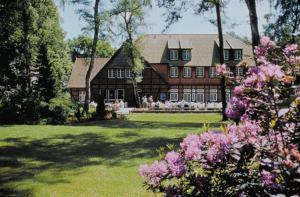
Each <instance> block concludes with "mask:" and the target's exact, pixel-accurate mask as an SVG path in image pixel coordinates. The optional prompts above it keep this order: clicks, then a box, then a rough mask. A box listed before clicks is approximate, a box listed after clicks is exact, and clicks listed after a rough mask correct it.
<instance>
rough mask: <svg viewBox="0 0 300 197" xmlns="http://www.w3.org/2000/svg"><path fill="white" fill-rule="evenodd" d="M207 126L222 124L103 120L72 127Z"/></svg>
mask: <svg viewBox="0 0 300 197" xmlns="http://www.w3.org/2000/svg"><path fill="white" fill-rule="evenodd" d="M205 124H206V125H209V126H210V128H219V127H220V126H221V125H223V124H225V123H224V122H214V123H201V122H199V123H195V122H179V123H177V122H155V121H132V120H104V121H95V122H92V123H75V124H72V126H87V125H90V126H91V125H93V126H101V127H107V128H123V129H133V128H140V129H156V128H177V129H178V128H203V126H204V125H205Z"/></svg>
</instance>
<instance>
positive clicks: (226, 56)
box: [224, 49, 229, 61]
mask: <svg viewBox="0 0 300 197" xmlns="http://www.w3.org/2000/svg"><path fill="white" fill-rule="evenodd" d="M224 60H225V61H228V60H229V50H226V49H225V50H224Z"/></svg>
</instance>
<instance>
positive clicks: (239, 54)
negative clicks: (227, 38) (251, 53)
mask: <svg viewBox="0 0 300 197" xmlns="http://www.w3.org/2000/svg"><path fill="white" fill-rule="evenodd" d="M242 57H243V53H242V50H240V49H239V50H234V60H241V59H242Z"/></svg>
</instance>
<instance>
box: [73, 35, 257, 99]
mask: <svg viewBox="0 0 300 197" xmlns="http://www.w3.org/2000/svg"><path fill="white" fill-rule="evenodd" d="M138 42H139V43H138V44H139V45H140V46H141V52H142V56H143V58H144V71H143V73H142V78H143V80H142V82H141V83H139V84H138V92H139V94H140V96H150V95H151V96H153V99H154V100H161V101H164V100H170V101H180V100H185V101H187V102H191V101H192V102H220V101H221V92H220V80H219V78H217V77H216V68H215V65H216V64H217V63H219V46H218V43H219V41H218V35H217V34H150V35H145V36H144V37H143V38H142V39H140V40H139V41H138ZM224 56H225V57H224V59H225V63H226V64H227V66H228V67H229V68H230V69H231V71H232V72H233V73H234V74H236V75H243V74H244V70H243V68H242V67H239V65H240V64H241V63H242V62H243V61H246V62H247V63H248V64H249V65H250V66H251V65H254V61H253V58H252V57H253V56H252V50H251V46H249V45H247V44H245V43H243V42H242V41H241V40H239V39H237V38H233V37H231V36H229V35H226V34H225V35H224ZM130 62H131V61H130V59H129V57H128V55H127V53H126V52H125V49H124V47H121V48H120V49H119V50H117V51H116V53H115V54H114V55H113V57H111V58H110V59H107V58H97V59H96V61H95V66H94V69H93V71H92V77H91V81H90V83H91V98H92V100H97V98H98V96H99V94H101V95H103V96H104V97H105V99H106V101H107V102H113V101H114V100H115V99H122V100H125V101H126V102H128V105H134V104H135V99H134V98H135V97H134V91H133V85H132V80H131V78H132V66H131V64H130ZM88 65H89V59H84V58H77V59H76V61H75V64H74V67H73V70H72V74H71V78H70V81H69V88H70V91H71V95H72V97H73V98H74V99H75V100H77V101H80V102H82V101H83V100H84V98H85V91H84V89H85V75H86V72H87V68H88ZM226 91H227V98H230V95H231V88H230V87H227V90H226Z"/></svg>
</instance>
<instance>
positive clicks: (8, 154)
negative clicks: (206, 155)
mask: <svg viewBox="0 0 300 197" xmlns="http://www.w3.org/2000/svg"><path fill="white" fill-rule="evenodd" d="M119 137H124V138H128V140H123V141H121V142H118V141H117V142H114V141H112V140H110V139H108V138H107V137H105V136H103V135H101V134H95V133H85V134H80V135H70V134H67V135H57V136H54V137H51V138H43V139H34V140H33V139H30V138H6V139H3V140H1V141H2V142H10V143H13V145H9V146H3V147H0V164H1V165H0V196H30V191H23V190H22V191H21V190H17V188H15V187H14V186H13V184H12V183H15V182H18V181H22V180H30V179H34V180H35V181H39V180H37V179H36V177H34V176H35V175H37V174H39V173H41V172H43V171H49V170H50V171H51V173H54V174H55V173H61V172H63V171H68V170H71V171H74V170H76V169H80V168H81V167H84V166H89V165H99V164H102V165H107V166H120V165H123V166H124V165H125V166H135V165H137V163H135V162H136V161H133V160H134V159H139V158H141V159H142V158H153V157H156V156H157V153H156V151H155V150H156V149H157V148H159V147H161V146H165V145H166V144H178V142H179V141H180V140H181V138H164V137H153V138H146V137H141V136H140V135H138V134H136V133H133V132H129V131H128V132H125V133H124V134H123V135H122V136H119ZM129 139H130V140H129ZM75 173H76V172H75ZM79 173H80V172H79ZM58 177H60V176H53V177H52V176H51V180H49V181H47V184H56V183H61V182H66V180H62V179H61V178H58ZM52 179H53V180H52ZM41 182H43V181H42V180H41Z"/></svg>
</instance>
